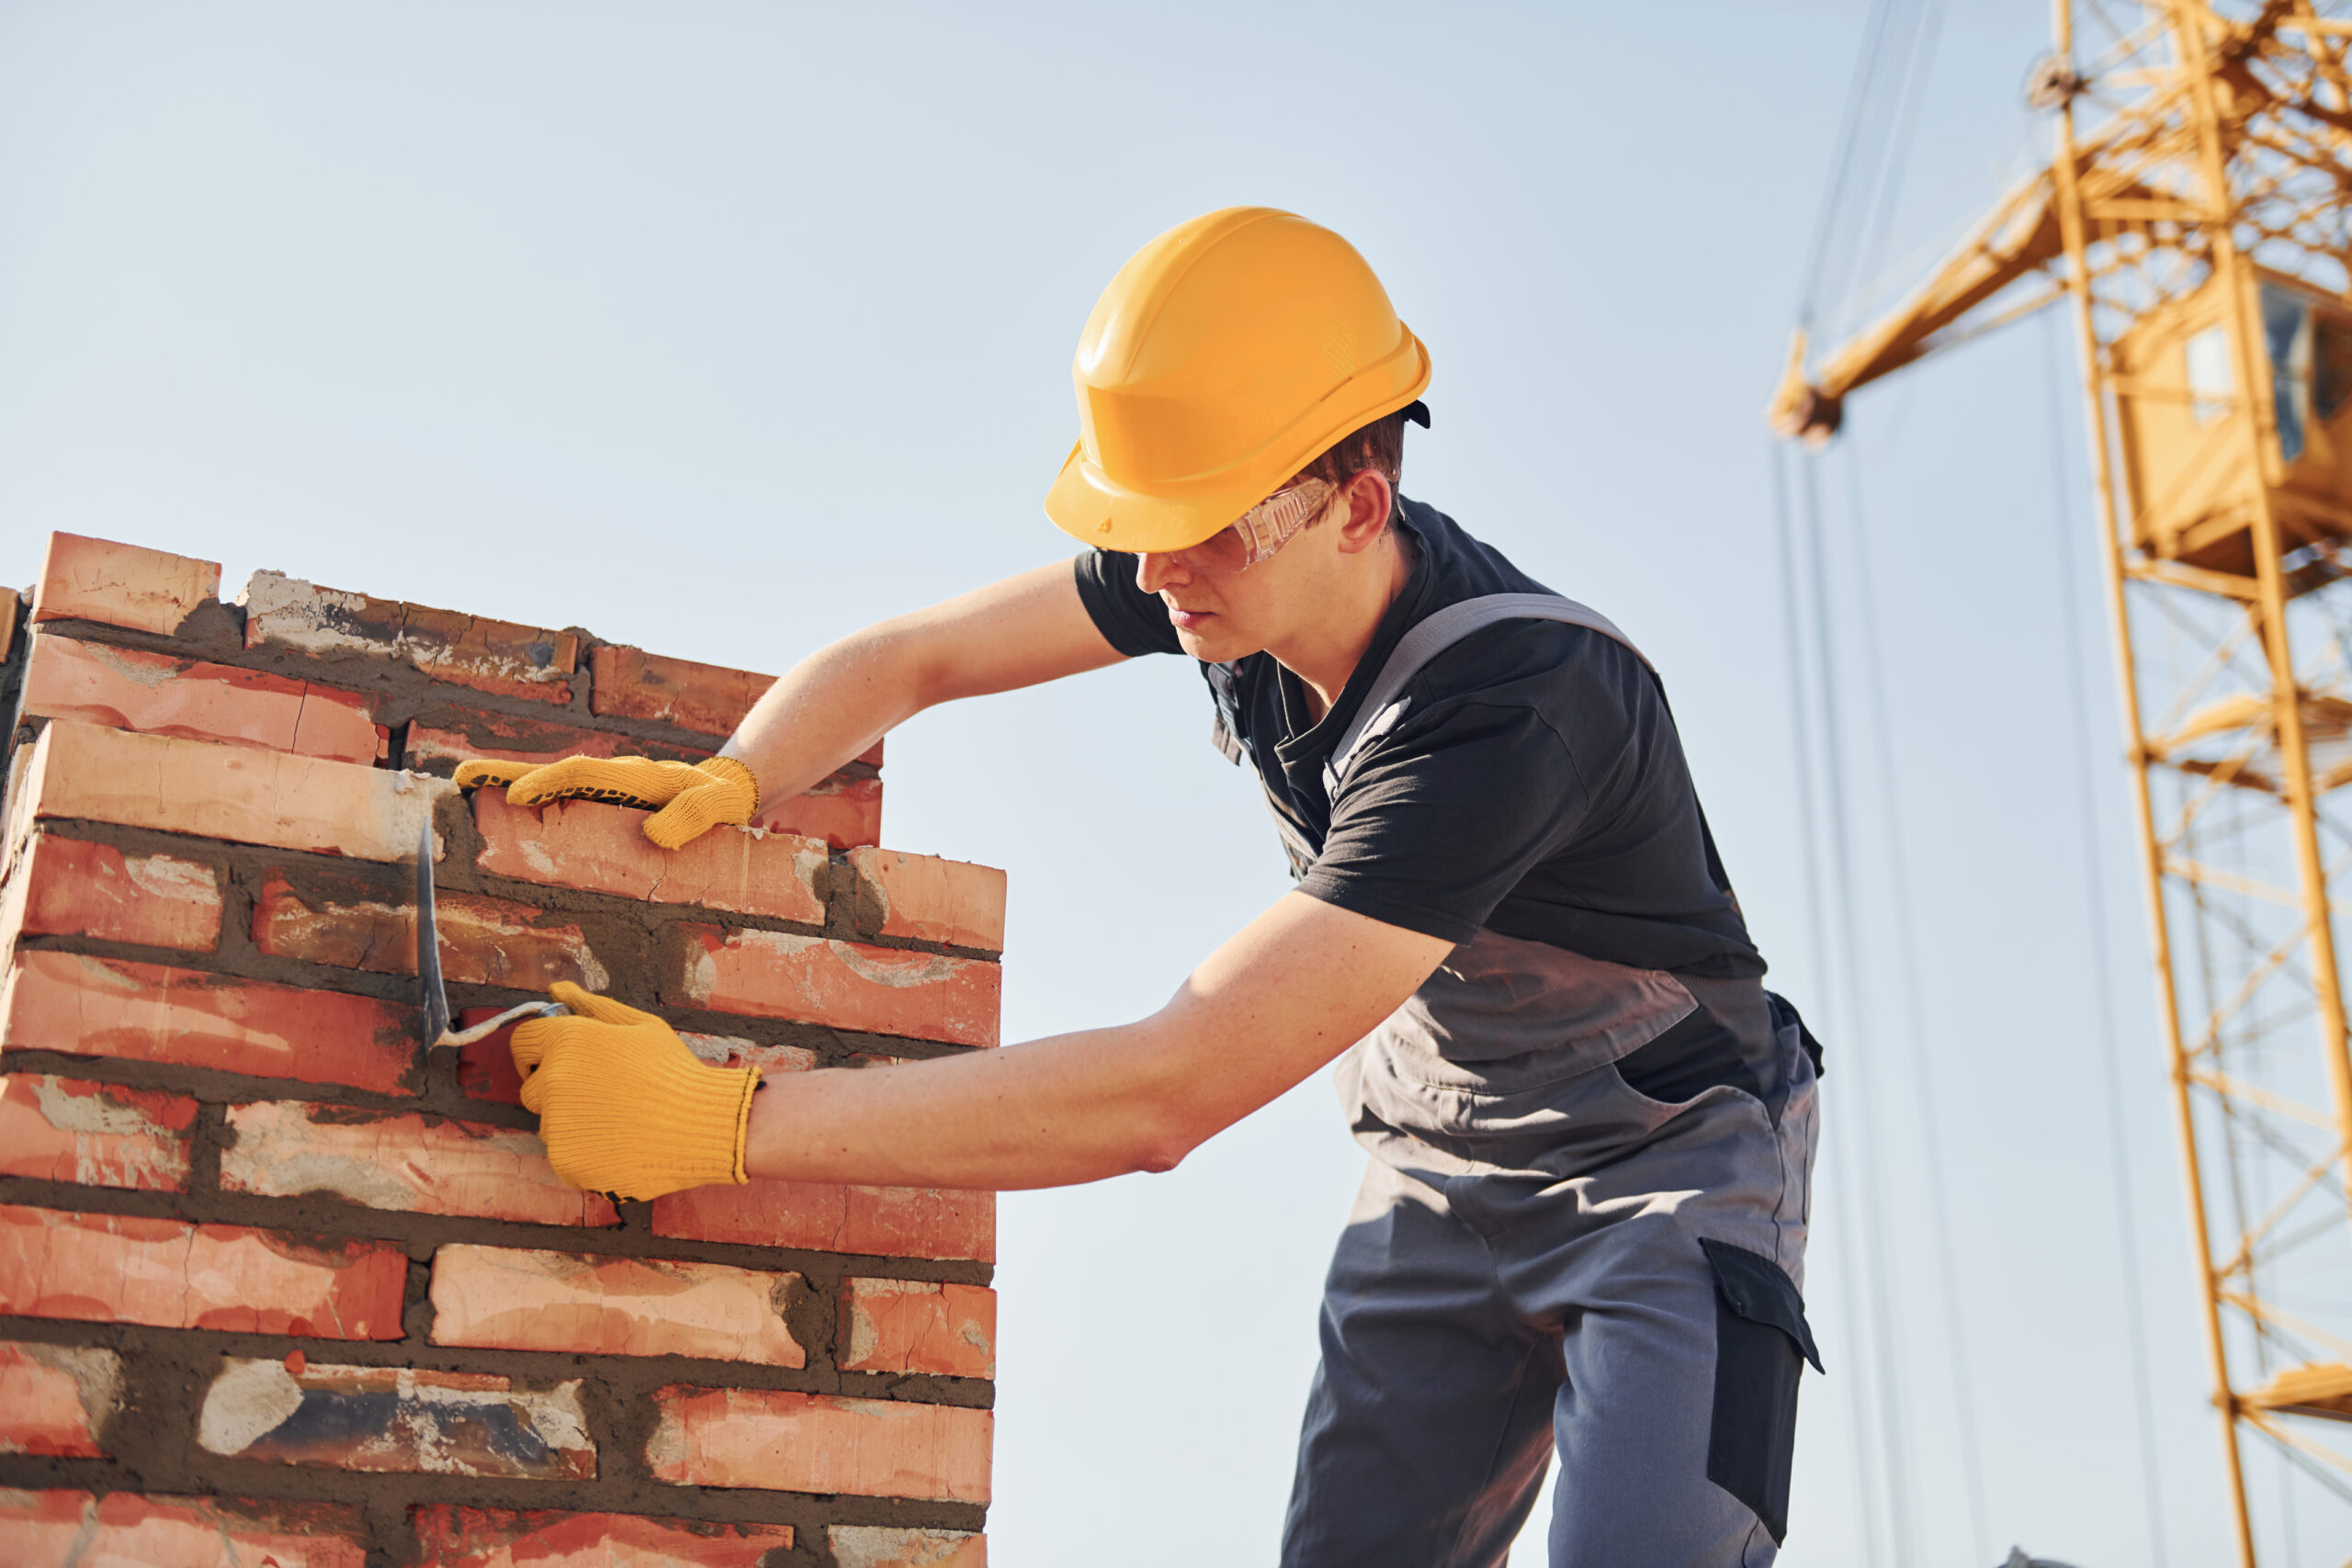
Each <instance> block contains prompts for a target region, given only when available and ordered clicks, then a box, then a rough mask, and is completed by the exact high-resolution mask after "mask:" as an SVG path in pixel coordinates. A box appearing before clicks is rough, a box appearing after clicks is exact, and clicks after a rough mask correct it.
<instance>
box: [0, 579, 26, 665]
mask: <svg viewBox="0 0 2352 1568" xmlns="http://www.w3.org/2000/svg"><path fill="white" fill-rule="evenodd" d="M23 604H24V600H23V599H22V598H20V597H19V596H18V595H17V591H16V590H15V589H13V588H0V664H6V663H7V662H8V656H9V655H10V654H11V653H14V652H15V651H16V649H17V610H18V609H19V608H20V607H22V605H23Z"/></svg>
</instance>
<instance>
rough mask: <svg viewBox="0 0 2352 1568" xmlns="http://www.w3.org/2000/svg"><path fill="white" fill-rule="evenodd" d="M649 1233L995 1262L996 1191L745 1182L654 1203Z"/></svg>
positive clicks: (694, 1189) (695, 1189)
mask: <svg viewBox="0 0 2352 1568" xmlns="http://www.w3.org/2000/svg"><path fill="white" fill-rule="evenodd" d="M653 1234H654V1235H666V1236H677V1237H680V1238H682V1239H687V1240H694V1241H730V1242H741V1243H744V1244H746V1245H748V1246H752V1247H805V1248H808V1249H809V1250H811V1251H816V1252H854V1253H864V1254H871V1255H873V1256H876V1257H881V1258H979V1259H981V1260H983V1261H993V1260H994V1259H995V1258H996V1194H995V1193H993V1192H974V1191H967V1190H961V1189H957V1188H949V1187H940V1188H926V1187H835V1186H830V1185H826V1184H821V1183H818V1182H811V1181H747V1182H744V1183H742V1184H741V1185H739V1186H727V1187H689V1188H687V1189H686V1190H684V1191H683V1192H673V1193H670V1194H669V1195H668V1196H666V1197H662V1198H656V1199H655V1200H654V1201H653Z"/></svg>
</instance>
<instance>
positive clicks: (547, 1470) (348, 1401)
mask: <svg viewBox="0 0 2352 1568" xmlns="http://www.w3.org/2000/svg"><path fill="white" fill-rule="evenodd" d="M196 1440H197V1446H198V1447H199V1448H201V1449H203V1450H205V1451H206V1452H207V1453H213V1454H219V1455H221V1456H222V1457H224V1458H232V1459H242V1460H254V1461H261V1462H263V1463H265V1464H316V1465H331V1466H333V1467H334V1468H335V1469H337V1470H356V1471H379V1472H381V1471H390V1472H428V1473H432V1474H436V1475H503V1476H513V1477H517V1478H520V1479H524V1480H534V1481H583V1480H586V1479H588V1478H590V1477H592V1476H594V1474H595V1473H596V1446H595V1444H594V1442H593V1441H592V1440H591V1439H590V1438H589V1436H588V1418H587V1413H586V1412H585V1411H584V1410H582V1408H581V1404H580V1384H579V1382H577V1381H573V1382H559V1383H542V1384H537V1385H529V1384H517V1383H515V1382H514V1381H513V1380H512V1379H509V1378H504V1377H500V1376H497V1375H495V1374H492V1373H484V1372H444V1371H430V1370H427V1369H424V1368H409V1367H327V1366H318V1365H314V1364H311V1363H309V1362H307V1361H306V1362H302V1363H300V1364H298V1365H289V1364H288V1360H281V1359H277V1358H270V1359H255V1360H249V1359H244V1358H243V1357H232V1358H230V1359H228V1360H227V1361H226V1362H225V1363H224V1364H223V1366H222V1368H221V1370H220V1374H219V1375H218V1376H216V1377H215V1378H214V1379H213V1380H212V1386H211V1387H210V1388H209V1389H207V1390H206V1391H205V1394H204V1409H203V1412H202V1414H201V1415H199V1416H198V1417H197V1427H196Z"/></svg>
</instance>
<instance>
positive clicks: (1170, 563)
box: [1136, 551, 1193, 593]
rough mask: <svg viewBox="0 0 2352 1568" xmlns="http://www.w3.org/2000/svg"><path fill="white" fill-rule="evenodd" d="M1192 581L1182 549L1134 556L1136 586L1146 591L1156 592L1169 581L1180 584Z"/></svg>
mask: <svg viewBox="0 0 2352 1568" xmlns="http://www.w3.org/2000/svg"><path fill="white" fill-rule="evenodd" d="M1190 581H1193V574H1192V572H1191V571H1189V570H1186V569H1185V566H1184V557H1183V553H1182V551H1178V552H1177V553H1175V554H1173V555H1156V554H1152V553H1150V552H1146V553H1144V554H1142V555H1138V556H1137V557H1136V587H1137V588H1140V589H1142V590H1143V591H1144V592H1146V593H1157V592H1159V591H1160V590H1161V589H1163V588H1165V587H1167V586H1168V585H1169V584H1170V583H1176V584H1178V585H1180V586H1181V585H1182V584H1184V583H1187V582H1190Z"/></svg>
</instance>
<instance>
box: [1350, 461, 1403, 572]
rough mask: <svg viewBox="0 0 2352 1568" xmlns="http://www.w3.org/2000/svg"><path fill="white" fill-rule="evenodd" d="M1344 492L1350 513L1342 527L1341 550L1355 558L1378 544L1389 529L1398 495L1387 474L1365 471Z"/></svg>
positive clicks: (1372, 470) (1370, 470)
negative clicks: (1391, 512) (1390, 515)
mask: <svg viewBox="0 0 2352 1568" xmlns="http://www.w3.org/2000/svg"><path fill="white" fill-rule="evenodd" d="M1340 494H1341V495H1343V496H1345V497H1347V502H1348V514H1347V516H1346V518H1345V519H1343V520H1342V521H1341V522H1340V553H1341V554H1343V555H1353V554H1355V553H1356V552H1357V551H1358V550H1362V549H1364V548H1366V547H1369V546H1371V545H1372V544H1374V542H1375V541H1377V540H1378V539H1379V537H1380V536H1381V534H1382V532H1383V531H1384V530H1385V529H1386V527H1387V526H1388V513H1389V512H1390V511H1391V510H1392V509H1393V508H1394V507H1395V506H1396V504H1397V492H1396V490H1395V489H1394V488H1393V487H1392V486H1391V485H1390V484H1389V482H1388V476H1387V475H1386V474H1384V473H1381V472H1380V471H1379V470H1377V469H1375V468H1363V469H1360V470H1358V471H1357V473H1356V476H1355V477H1354V478H1353V479H1350V480H1349V481H1348V482H1347V484H1346V485H1345V486H1344V487H1343V488H1342V489H1341V490H1340Z"/></svg>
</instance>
